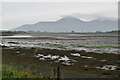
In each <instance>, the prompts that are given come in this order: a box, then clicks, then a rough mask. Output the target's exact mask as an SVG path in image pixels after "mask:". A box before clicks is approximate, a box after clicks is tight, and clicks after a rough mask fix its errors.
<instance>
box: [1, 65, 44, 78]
mask: <svg viewBox="0 0 120 80" xmlns="http://www.w3.org/2000/svg"><path fill="white" fill-rule="evenodd" d="M2 78H43V76H36V75H35V74H34V73H32V72H31V71H29V70H22V69H18V68H17V67H15V66H8V65H3V66H2Z"/></svg>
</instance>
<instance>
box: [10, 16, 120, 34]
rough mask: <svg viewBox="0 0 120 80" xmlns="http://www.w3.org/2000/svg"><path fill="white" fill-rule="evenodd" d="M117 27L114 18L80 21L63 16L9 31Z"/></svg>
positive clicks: (108, 28) (112, 28)
mask: <svg viewBox="0 0 120 80" xmlns="http://www.w3.org/2000/svg"><path fill="white" fill-rule="evenodd" d="M117 29H118V22H117V21H114V20H101V19H96V20H93V21H89V22H86V21H82V20H80V19H78V18H74V17H64V18H62V19H60V20H57V21H49V22H43V21H41V22H38V23H35V24H26V25H22V26H19V27H17V28H14V29H11V31H40V32H44V31H47V32H70V31H76V32H95V31H111V30H117Z"/></svg>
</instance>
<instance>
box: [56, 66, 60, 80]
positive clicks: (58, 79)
mask: <svg viewBox="0 0 120 80" xmlns="http://www.w3.org/2000/svg"><path fill="white" fill-rule="evenodd" d="M60 77H61V76H60V68H59V67H57V80H60Z"/></svg>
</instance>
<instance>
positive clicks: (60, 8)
mask: <svg viewBox="0 0 120 80" xmlns="http://www.w3.org/2000/svg"><path fill="white" fill-rule="evenodd" d="M117 4H118V3H117V2H76V3H75V2H74V3H73V2H71V3H69V2H66V3H65V2H57V3H55V2H53V3H52V2H51V3H49V2H31V3H30V2H11V3H6V2H4V3H3V4H2V7H1V6H0V8H2V12H0V17H1V16H3V18H2V20H3V24H2V27H0V29H12V28H15V27H18V26H21V25H24V24H34V23H37V22H39V21H55V20H58V19H60V18H62V17H64V16H73V17H77V18H79V19H81V20H84V21H90V20H94V19H97V18H99V19H109V20H117V17H118V5H117Z"/></svg>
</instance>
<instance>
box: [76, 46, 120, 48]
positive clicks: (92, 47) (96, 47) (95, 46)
mask: <svg viewBox="0 0 120 80" xmlns="http://www.w3.org/2000/svg"><path fill="white" fill-rule="evenodd" d="M78 47H84V48H120V47H116V46H78Z"/></svg>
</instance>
